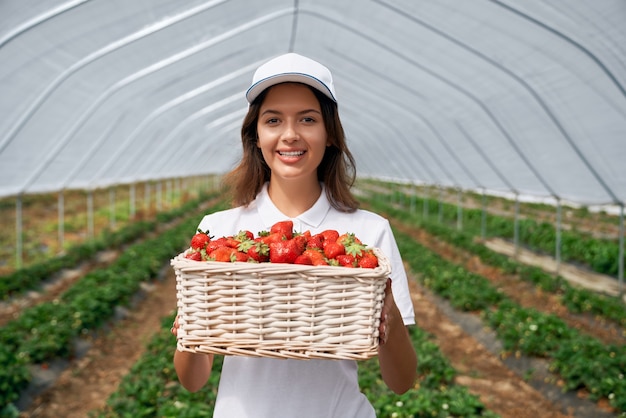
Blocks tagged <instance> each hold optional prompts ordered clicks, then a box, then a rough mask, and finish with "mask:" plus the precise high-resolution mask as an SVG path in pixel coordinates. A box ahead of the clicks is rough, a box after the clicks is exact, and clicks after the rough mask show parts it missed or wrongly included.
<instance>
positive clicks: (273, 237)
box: [261, 232, 285, 245]
mask: <svg viewBox="0 0 626 418" xmlns="http://www.w3.org/2000/svg"><path fill="white" fill-rule="evenodd" d="M261 239H262V240H263V242H264V243H266V244H267V245H270V244H271V243H273V242H281V241H284V240H285V237H284V235H283V234H281V233H280V232H275V233H273V234H267V235H262V236H261Z"/></svg>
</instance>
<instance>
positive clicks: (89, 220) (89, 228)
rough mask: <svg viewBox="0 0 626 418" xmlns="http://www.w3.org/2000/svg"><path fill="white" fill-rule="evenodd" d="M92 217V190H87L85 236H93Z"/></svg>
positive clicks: (90, 237)
mask: <svg viewBox="0 0 626 418" xmlns="http://www.w3.org/2000/svg"><path fill="white" fill-rule="evenodd" d="M94 230H95V228H94V219H93V190H91V189H90V190H87V237H88V238H89V239H93V237H94V234H95V233H94Z"/></svg>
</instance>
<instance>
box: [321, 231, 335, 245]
mask: <svg viewBox="0 0 626 418" xmlns="http://www.w3.org/2000/svg"><path fill="white" fill-rule="evenodd" d="M318 235H320V236H321V237H322V244H324V243H325V242H336V241H337V239H338V238H339V232H337V231H336V230H335V229H327V230H326V231H322V232H320V233H319V234H318Z"/></svg>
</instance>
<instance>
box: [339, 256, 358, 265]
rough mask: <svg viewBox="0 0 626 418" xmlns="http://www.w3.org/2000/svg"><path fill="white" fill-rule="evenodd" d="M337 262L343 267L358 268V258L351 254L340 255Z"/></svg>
mask: <svg viewBox="0 0 626 418" xmlns="http://www.w3.org/2000/svg"><path fill="white" fill-rule="evenodd" d="M337 261H338V262H339V265H340V266H343V267H356V258H355V257H354V256H353V255H350V254H340V255H338V256H337Z"/></svg>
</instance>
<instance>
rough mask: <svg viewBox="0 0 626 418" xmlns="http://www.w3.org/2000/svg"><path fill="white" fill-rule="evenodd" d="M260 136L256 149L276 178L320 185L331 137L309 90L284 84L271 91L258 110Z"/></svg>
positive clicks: (315, 100) (272, 88)
mask: <svg viewBox="0 0 626 418" xmlns="http://www.w3.org/2000/svg"><path fill="white" fill-rule="evenodd" d="M257 134H258V140H257V146H258V147H259V148H260V149H261V153H262V154H263V158H264V159H265V162H266V163H267V165H268V166H269V168H270V170H271V171H272V177H273V178H275V176H276V177H279V178H282V179H285V180H295V179H301V180H302V179H305V180H310V179H311V177H313V178H314V179H315V180H316V181H317V167H318V165H319V164H320V163H321V161H322V158H323V157H324V152H325V150H326V147H327V146H328V135H327V134H326V128H325V126H324V120H323V118H322V112H321V108H320V104H319V102H318V100H317V98H316V97H315V95H314V94H313V92H312V91H311V90H310V89H309V88H308V87H307V86H305V85H302V84H297V83H284V84H277V85H275V86H273V87H270V89H269V90H268V92H267V95H266V96H265V99H264V100H263V103H262V105H261V108H260V110H259V118H258V122H257ZM275 179H276V178H275Z"/></svg>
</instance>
